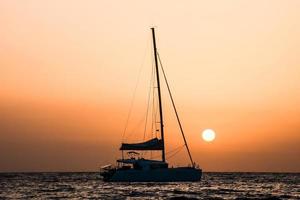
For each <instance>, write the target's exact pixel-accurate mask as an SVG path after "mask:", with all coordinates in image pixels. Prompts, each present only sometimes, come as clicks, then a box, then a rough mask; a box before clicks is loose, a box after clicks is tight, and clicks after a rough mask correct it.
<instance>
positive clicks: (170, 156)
mask: <svg viewBox="0 0 300 200" xmlns="http://www.w3.org/2000/svg"><path fill="white" fill-rule="evenodd" d="M184 146H185V145H183V146H181V148H180V149H178V150H177V151H176V152H174V153H173V154H172V155H169V156H168V157H167V159H168V160H169V159H170V158H172V157H174V156H175V155H176V154H178V153H179V152H180V151H181V150H182V148H183V147H184Z"/></svg>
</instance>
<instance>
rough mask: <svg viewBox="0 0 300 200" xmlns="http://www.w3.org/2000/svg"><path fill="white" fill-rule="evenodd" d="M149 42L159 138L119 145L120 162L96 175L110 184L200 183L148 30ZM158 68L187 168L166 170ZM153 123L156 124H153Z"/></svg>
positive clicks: (198, 169) (199, 170)
mask: <svg viewBox="0 0 300 200" xmlns="http://www.w3.org/2000/svg"><path fill="white" fill-rule="evenodd" d="M151 32H152V40H153V53H154V61H155V76H156V84H157V97H158V110H159V122H158V123H159V128H158V129H157V130H156V131H157V132H159V133H160V134H159V136H160V137H155V138H151V139H150V140H147V141H143V142H140V143H122V144H121V147H120V151H122V158H121V159H118V160H117V164H118V166H117V167H113V166H112V165H105V166H103V167H101V170H100V175H101V176H102V177H103V180H104V181H110V182H174V181H176V182H177V181H178V182H180V181H200V180H201V176H202V170H201V169H200V168H199V167H197V166H196V164H195V163H194V161H193V159H192V155H191V153H190V150H189V147H188V144H187V141H186V138H185V135H184V132H183V128H182V125H181V122H180V119H179V116H178V112H177V110H176V106H175V103H174V99H173V97H172V94H171V91H170V87H169V84H168V81H167V78H166V75H165V72H164V69H163V67H162V64H161V60H160V57H159V54H158V52H157V48H156V39H155V30H154V28H151ZM159 64H160V67H161V70H162V74H163V77H164V80H165V82H166V86H167V89H168V92H169V95H170V98H171V102H172V106H173V109H174V111H175V115H176V119H177V122H178V125H179V128H180V132H181V134H182V137H183V141H184V146H185V148H186V150H187V153H188V156H189V159H190V162H191V163H190V165H189V166H187V167H169V165H168V163H167V162H166V151H165V138H164V123H163V106H162V99H161V84H160V77H159V75H160V73H159ZM155 123H157V122H155ZM137 151H139V152H140V151H141V152H144V151H160V152H161V160H155V159H145V158H143V157H139V155H140V154H139V153H138V152H137ZM124 152H127V157H126V158H125V157H124Z"/></svg>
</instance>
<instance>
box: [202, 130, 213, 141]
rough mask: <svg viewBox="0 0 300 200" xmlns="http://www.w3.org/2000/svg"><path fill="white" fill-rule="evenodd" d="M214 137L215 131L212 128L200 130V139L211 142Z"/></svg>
mask: <svg viewBox="0 0 300 200" xmlns="http://www.w3.org/2000/svg"><path fill="white" fill-rule="evenodd" d="M215 138H216V133H215V132H214V131H213V130H212V129H205V130H204V131H203V132H202V139H203V140H204V141H206V142H212V141H213V140H214V139H215Z"/></svg>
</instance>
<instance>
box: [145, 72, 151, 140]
mask: <svg viewBox="0 0 300 200" xmlns="http://www.w3.org/2000/svg"><path fill="white" fill-rule="evenodd" d="M152 79H153V68H152V69H151V78H150V87H149V93H148V100H147V110H146V120H145V127H144V137H143V141H144V140H145V135H146V130H147V122H148V113H149V106H150V97H151V84H152Z"/></svg>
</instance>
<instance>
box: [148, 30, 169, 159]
mask: <svg viewBox="0 0 300 200" xmlns="http://www.w3.org/2000/svg"><path fill="white" fill-rule="evenodd" d="M151 30H152V38H153V49H154V51H153V53H154V60H155V69H156V80H157V93H158V104H159V117H160V134H161V140H162V143H163V150H162V161H163V162H165V161H166V155H165V140H164V123H163V112H162V103H161V93H160V82H159V71H158V60H157V50H156V41H155V31H154V27H153V28H151Z"/></svg>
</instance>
